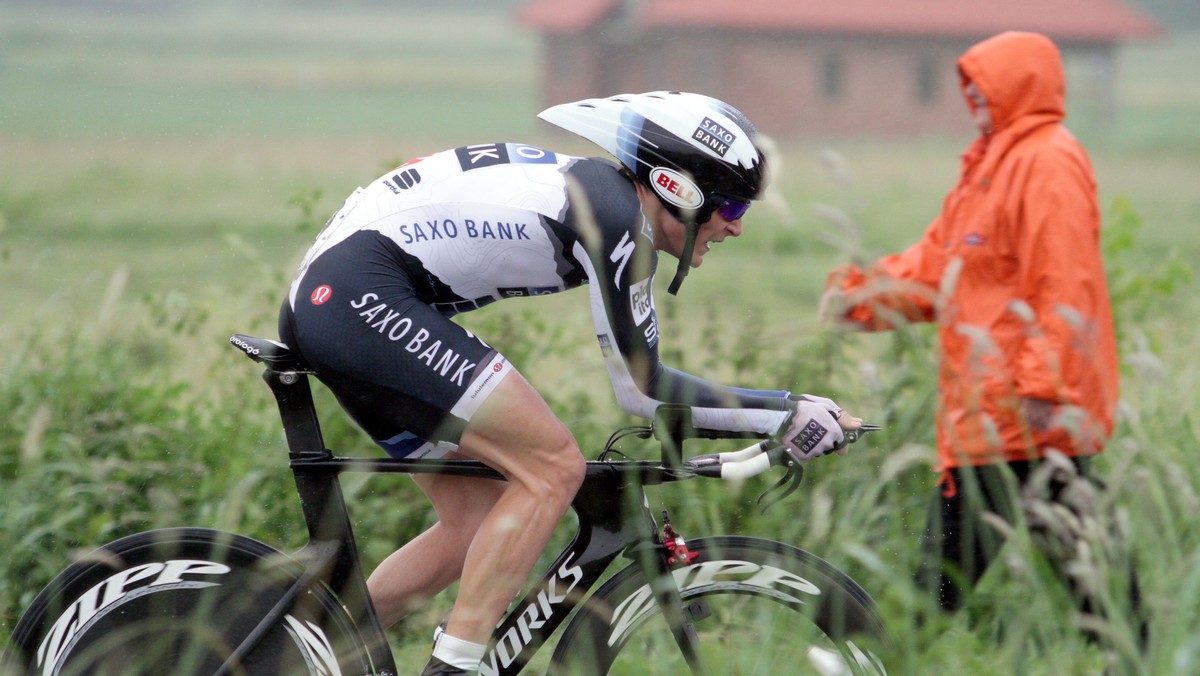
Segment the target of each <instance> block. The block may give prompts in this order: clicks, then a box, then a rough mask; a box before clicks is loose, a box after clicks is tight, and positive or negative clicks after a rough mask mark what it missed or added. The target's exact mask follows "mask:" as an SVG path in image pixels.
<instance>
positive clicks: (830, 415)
mask: <svg viewBox="0 0 1200 676" xmlns="http://www.w3.org/2000/svg"><path fill="white" fill-rule="evenodd" d="M794 400H795V411H794V412H793V413H792V415H791V417H789V418H788V419H787V421H785V422H784V423H783V426H782V427H780V428H779V433H778V436H779V441H780V443H782V444H783V446H784V448H786V449H787V450H788V451H790V452H791V453H792V455H794V456H796V457H797V458H799V459H800V460H811V459H813V458H815V457H817V456H819V455H825V454H826V453H831V452H833V451H834V450H836V449H837V448H838V446H839V445H841V443H842V441H843V440H845V438H846V435H845V433H844V432H843V431H842V426H841V425H839V424H838V416H840V415H841V413H842V409H840V408H838V405H837V404H835V403H833V400H832V399H826V398H825V397H815V396H813V395H811V394H802V395H799V396H797V397H794Z"/></svg>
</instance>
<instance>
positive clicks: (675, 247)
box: [638, 185, 742, 268]
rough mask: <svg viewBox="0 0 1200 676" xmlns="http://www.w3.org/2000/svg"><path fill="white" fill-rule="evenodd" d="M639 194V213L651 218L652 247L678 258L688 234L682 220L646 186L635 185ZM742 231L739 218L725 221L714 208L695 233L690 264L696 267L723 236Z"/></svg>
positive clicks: (733, 234)
mask: <svg viewBox="0 0 1200 676" xmlns="http://www.w3.org/2000/svg"><path fill="white" fill-rule="evenodd" d="M638 194H639V196H640V197H642V213H644V214H645V215H646V218H647V219H648V220H649V221H650V224H651V226H652V227H653V229H654V247H655V248H656V249H658V250H659V251H665V252H667V253H669V254H671V255H672V256H674V257H676V258H679V256H680V255H682V253H683V245H684V242H685V241H686V238H687V230H686V228H685V226H684V225H683V223H682V222H681V221H680V220H679V219H677V218H675V217H674V216H672V215H671V212H669V211H667V210H666V209H665V208H664V207H663V206H662V204H661V203H660V202H659V201H658V199H657V198H655V197H654V196H653V195H652V194H650V192H649V190H646V189H644V188H643V187H642V186H640V185H639V186H638ZM741 234H742V219H740V218H738V219H736V220H733V221H727V220H725V219H724V218H721V215H720V214H719V213H717V212H716V211H714V212H713V215H712V217H711V218H709V219H708V221H706V222H705V223H703V224H702V225H701V226H700V231H699V232H698V233H697V234H696V248H695V249H693V250H692V261H691V263H692V267H694V268H695V267H699V266H700V264H701V263H703V262H704V255H705V254H707V253H708V252H709V251H711V250H712V245H714V244H718V243H720V242H723V241H725V238H726V237H737V236H738V235H741Z"/></svg>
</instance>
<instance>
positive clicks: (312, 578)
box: [227, 366, 700, 675]
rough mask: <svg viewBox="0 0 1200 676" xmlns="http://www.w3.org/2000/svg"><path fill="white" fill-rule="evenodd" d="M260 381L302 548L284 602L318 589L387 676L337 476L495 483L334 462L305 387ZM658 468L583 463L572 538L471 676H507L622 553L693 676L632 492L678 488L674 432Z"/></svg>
mask: <svg viewBox="0 0 1200 676" xmlns="http://www.w3.org/2000/svg"><path fill="white" fill-rule="evenodd" d="M263 378H264V380H266V382H267V384H268V385H269V386H270V388H271V391H272V392H273V393H274V395H275V398H276V401H277V403H278V405H279V412H280V416H281V418H282V421H283V426H284V430H285V434H286V438H287V444H288V454H289V459H290V466H291V469H292V472H293V473H294V475H295V481H296V489H297V492H298V494H299V496H300V504H301V508H302V510H303V513H304V520H305V523H306V525H307V527H308V531H309V537H310V539H309V542H308V544H307V545H305V546H304V547H303V548H302V549H301V550H300V551H299V552H297V554H296V556H297V557H298V558H299V559H301V560H302V561H303V562H304V563H305V565H306V571H308V574H306V575H305V576H304V578H303V579H301V580H300V581H298V582H297V583H296V585H295V589H294V592H295V593H294V594H291V595H289V597H288V598H294V596H295V595H296V594H298V593H300V592H301V591H303V590H304V589H307V588H308V586H311V585H312V584H315V583H316V582H318V581H324V582H325V583H326V584H327V585H328V586H329V587H330V589H331V590H332V591H333V592H334V594H336V595H337V596H338V598H339V599H341V601H342V602H343V603H344V604H345V606H346V609H347V610H348V611H349V612H350V614H351V616H352V617H353V619H354V620H355V622H356V623H357V625H358V627H359V630H360V633H361V635H362V638H363V640H364V642H365V643H366V645H367V647H368V651H369V654H370V659H371V662H372V664H373V666H374V669H375V671H376V673H396V672H395V669H396V667H395V662H394V658H393V656H392V653H391V648H390V646H389V644H388V640H387V636H386V634H385V632H384V629H383V627H382V626H381V625H380V623H379V619H378V617H377V616H376V614H375V610H374V607H373V606H372V604H371V602H370V597H369V595H368V592H367V586H366V580H365V577H364V576H363V571H362V565H361V561H360V559H359V556H358V548H357V546H356V544H355V540H354V533H353V529H352V526H351V522H350V517H349V513H348V510H347V507H346V503H345V499H344V497H343V493H342V489H341V484H340V482H339V480H338V477H339V476H340V475H341V474H342V473H345V472H368V473H403V474H446V475H454V476H469V477H483V478H493V479H503V477H502V476H501V475H500V474H499V473H498V472H496V471H495V470H493V469H491V468H490V467H488V466H486V465H484V464H482V463H480V462H476V461H471V460H405V459H394V458H349V457H339V456H335V455H334V454H333V453H332V452H331V451H329V450H328V449H326V448H325V446H324V441H323V438H322V435H321V430H320V424H319V421H318V419H317V415H316V409H315V406H314V404H313V399H312V391H311V389H310V387H309V384H308V378H307V375H306V373H305V372H302V371H287V370H275V369H273V368H272V367H270V366H268V368H267V370H266V371H265V372H264V373H263ZM665 427H666V431H665V434H666V435H667V438H664V439H662V441H663V456H664V459H663V461H662V462H657V461H621V462H603V461H589V462H588V463H587V470H586V476H585V479H584V481H583V485H582V487H581V488H580V490H579V492H578V494H577V495H576V497H575V499H574V501H573V502H572V508H573V509H574V511H575V513H576V514H577V516H578V520H579V532H578V533H577V534H576V536H575V538H574V540H573V541H572V542H571V543H570V544H569V545H568V546H567V548H566V549H565V550H564V551H563V552H562V553H561V554H560V555H559V556H558V558H557V559H556V560H555V561H554V563H552V564H551V566H550V568H549V570H547V571H546V573H545V574H544V576H543V577H542V579H541V581H540V582H539V583H537V584H536V585H534V586H533V587H531V588H530V589H529V591H528V592H526V594H525V595H524V597H523V598H522V599H521V600H520V601H519V602H518V603H517V604H516V605H515V606H514V607H513V610H511V611H510V612H509V613H508V615H507V616H506V617H505V618H504V620H503V621H502V623H501V624H500V626H499V628H498V629H497V630H496V631H495V633H494V634H493V637H492V640H491V642H490V645H489V646H488V651H487V653H486V654H485V657H484V661H483V664H482V666H481V672H480V673H481V674H504V675H507V674H516V673H518V672H520V671H521V669H522V668H523V667H524V666H525V665H526V664H527V663H528V662H529V660H530V659H531V658H532V657H533V655H534V654H535V653H536V652H537V651H538V649H539V648H541V647H542V646H543V645H544V644H545V642H546V641H547V640H548V639H549V637H550V636H551V635H552V634H553V633H554V632H555V630H557V629H558V627H559V626H561V625H562V623H563V622H564V621H565V620H566V619H567V617H568V616H569V615H570V614H571V611H572V610H573V609H574V608H575V607H576V606H577V605H579V604H580V603H582V602H583V601H584V600H585V599H586V597H587V592H588V591H590V590H591V589H592V588H593V587H594V586H595V585H596V583H597V582H598V581H599V580H600V578H601V577H602V575H603V573H604V571H605V570H606V569H607V568H608V567H609V565H610V564H612V562H613V561H614V559H616V558H617V557H618V556H619V555H621V554H622V553H629V554H631V555H635V556H636V558H637V559H638V560H639V561H640V562H641V565H642V567H643V570H644V573H645V575H646V578H647V580H648V581H649V583H650V585H651V589H652V590H653V591H654V596H655V598H656V600H657V601H658V603H659V604H660V606H661V607H662V609H663V611H664V616H665V617H666V618H667V619H668V622H669V624H670V626H671V628H672V631H673V633H674V635H675V639H676V642H677V643H678V644H679V646H680V649H681V650H682V651H683V654H684V656H685V658H686V659H687V661H688V662H689V663H690V664H692V665H693V668H694V669H700V666H699V665H698V658H697V657H696V648H695V632H694V630H693V629H692V626H691V622H690V620H689V619H688V618H687V617H685V615H684V613H683V610H682V601H681V599H680V595H679V590H678V588H677V587H676V586H675V582H674V580H673V578H672V576H671V575H670V574H669V573H670V568H671V566H670V563H669V561H668V559H669V556H668V552H667V550H666V548H665V546H664V542H663V539H662V537H661V536H660V533H659V526H658V523H657V522H656V520H655V518H654V516H653V514H652V513H651V510H650V506H649V504H648V501H647V499H646V496H645V492H644V491H643V490H642V487H643V486H647V485H657V484H661V483H667V482H672V481H677V480H680V479H683V478H687V476H686V475H685V474H681V473H678V472H676V471H674V470H673V468H674V467H675V466H677V465H678V449H679V448H680V446H681V444H682V438H683V436H684V435H683V433H682V432H681V425H680V424H679V423H678V422H677V421H676V422H671V423H670V424H667V425H665ZM288 603H289V601H288V599H287V598H285V599H284V601H281V602H280V604H279V606H278V607H277V608H275V609H273V611H272V612H271V613H270V614H268V615H267V616H266V617H264V618H263V619H262V621H261V622H260V624H259V627H260V629H262V630H263V631H264V632H265V630H266V629H267V628H269V627H270V626H271V625H272V624H273V623H274V622H276V621H277V620H278V619H279V617H281V616H282V615H283V614H284V613H286V612H287V611H288V608H287V607H286V606H287V605H288ZM255 641H256V636H255V635H254V634H252V635H251V636H250V637H249V638H248V639H247V640H246V641H245V642H244V643H243V645H242V646H240V647H239V649H238V650H237V651H235V653H234V654H233V655H232V656H231V657H230V658H229V661H228V662H227V666H231V665H233V664H236V663H237V661H238V660H239V659H240V657H241V656H242V655H245V654H247V653H249V651H250V650H253V648H254V643H255Z"/></svg>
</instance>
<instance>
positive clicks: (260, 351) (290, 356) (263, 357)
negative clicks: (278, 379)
mask: <svg viewBox="0 0 1200 676" xmlns="http://www.w3.org/2000/svg"><path fill="white" fill-rule="evenodd" d="M229 342H230V344H232V345H233V346H234V347H236V348H238V349H239V350H241V351H242V352H244V353H246V356H247V357H250V358H251V359H253V360H254V361H256V362H258V363H260V364H266V365H267V366H268V367H270V368H271V369H272V370H275V371H308V370H310V369H309V368H308V367H307V366H305V365H304V362H302V361H300V357H298V356H296V354H295V353H293V352H292V349H291V348H290V347H288V346H287V345H285V344H283V343H281V342H279V341H277V340H269V339H267V338H255V337H254V336H247V335H245V334H243V333H235V334H233V335H232V336H230V337H229Z"/></svg>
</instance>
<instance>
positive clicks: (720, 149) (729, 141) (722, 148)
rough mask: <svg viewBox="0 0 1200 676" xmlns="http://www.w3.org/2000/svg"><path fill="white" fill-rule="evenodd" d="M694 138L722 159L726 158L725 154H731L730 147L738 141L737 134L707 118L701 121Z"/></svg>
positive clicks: (693, 134)
mask: <svg viewBox="0 0 1200 676" xmlns="http://www.w3.org/2000/svg"><path fill="white" fill-rule="evenodd" d="M692 138H693V139H695V140H697V141H699V142H700V143H702V144H703V145H704V146H705V147H706V148H709V149H710V150H712V151H713V152H715V153H716V154H718V155H720V156H721V157H725V153H727V152H729V146H731V145H733V142H734V141H736V140H737V134H734V133H733V132H731V131H729V130H728V129H726V128H725V127H722V126H721V125H720V124H718V123H717V122H715V121H713V120H712V119H711V118H708V117H706V118H704V119H703V120H701V122H700V126H699V127H696V131H694V132H692Z"/></svg>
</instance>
